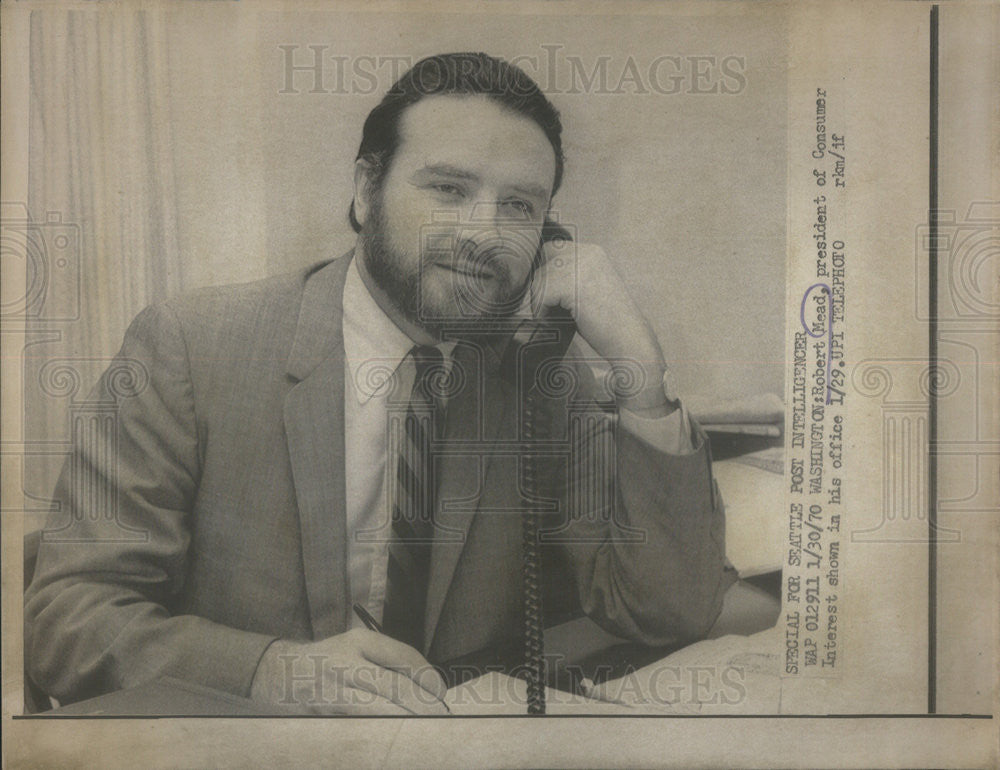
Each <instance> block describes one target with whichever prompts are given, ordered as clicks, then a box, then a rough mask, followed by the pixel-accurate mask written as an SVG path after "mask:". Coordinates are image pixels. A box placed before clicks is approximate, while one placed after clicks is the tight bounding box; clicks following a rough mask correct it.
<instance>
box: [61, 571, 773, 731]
mask: <svg viewBox="0 0 1000 770" xmlns="http://www.w3.org/2000/svg"><path fill="white" fill-rule="evenodd" d="M780 610H781V605H780V602H779V601H778V600H777V599H775V598H774V597H772V596H770V595H769V594H768V593H767V592H766V591H764V590H762V589H760V588H758V587H756V586H752V585H750V584H748V583H746V582H744V581H740V582H737V583H736V584H735V585H733V586H732V588H730V589H729V591H728V592H727V593H726V597H725V600H724V602H723V610H722V614H721V615H720V616H719V619H718V620H717V621H716V623H715V625H714V626H713V627H712V630H711V631H710V632H709V638H710V639H716V638H719V637H722V636H727V635H732V634H736V635H739V636H748V635H750V634H754V633H756V632H759V631H762V630H764V629H766V628H769V627H770V626H772V625H773V624H774V622H775V621H776V620H777V617H778V613H779V612H780ZM545 644H546V655H547V656H549V659H550V660H552V661H556V662H557V665H554V666H550V685H552V686H554V687H557V688H558V689H559V690H561V691H564V694H565V697H563V696H559V698H558V700H559V702H560V713H573V709H580V710H583V711H585V712H586V713H590V712H592V711H593V710H594V708H602V709H603V708H604V707H603V705H601V704H590V710H589V711H587V704H585V703H582V702H581V701H580V700H579V698H578V697H577V696H572V695H569V693H571V692H573V691H574V690H575V689H576V685H577V683H578V682H579V679H580V678H581V677H582V676H588V677H590V678H591V679H593V680H594V681H596V682H603V681H606V680H610V679H618V678H619V677H622V676H625V675H627V674H629V673H630V672H632V671H635V670H636V669H640V668H642V667H643V666H647V665H649V664H651V663H654V662H655V661H658V660H661V659H663V658H664V657H666V656H667V655H669V654H671V653H672V652H674V649H672V648H662V647H655V648H650V647H643V646H642V645H638V644H635V643H632V642H629V641H627V640H625V639H621V638H619V637H617V636H614V635H612V634H609V633H608V632H606V631H604V630H603V629H601V628H600V627H599V626H598V625H597V624H596V623H594V622H593V621H592V620H590V619H589V618H577V619H575V620H571V621H569V622H566V623H562V624H560V625H558V626H555V627H553V628H550V629H548V630H547V631H546V635H545ZM685 649H687V648H685ZM604 710H606V709H604ZM612 711H614V710H613V709H612ZM502 713H510V711H509V709H508V710H507V711H504V712H502ZM282 715H284V716H287V712H282V711H280V710H277V709H268V708H267V707H265V706H261V705H260V704H259V703H255V702H253V701H251V700H249V699H247V698H240V697H238V696H236V695H232V694H230V693H226V692H221V691H219V690H213V689H210V688H208V687H204V686H202V685H199V684H195V683H193V682H187V681H183V680H179V679H172V678H169V677H165V678H162V679H157V680H155V681H153V682H150V683H148V684H145V685H142V686H140V687H136V688H134V689H131V690H121V691H119V692H113V693H108V694H107V695H100V696H98V697H96V698H91V699H89V700H86V701H80V702H79V703H73V704H70V705H68V706H63V707H61V708H57V709H54V710H52V711H48V712H43V714H42V716H51V717H53V718H55V717H87V716H93V717H109V716H137V717H148V716H212V717H217V716H237V717H239V716H282Z"/></svg>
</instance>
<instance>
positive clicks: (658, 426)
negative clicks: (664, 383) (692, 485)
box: [618, 404, 694, 455]
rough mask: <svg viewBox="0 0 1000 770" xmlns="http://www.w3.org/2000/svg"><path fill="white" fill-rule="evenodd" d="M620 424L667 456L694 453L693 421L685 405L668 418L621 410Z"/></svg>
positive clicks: (619, 411) (619, 412) (619, 413)
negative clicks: (692, 438)
mask: <svg viewBox="0 0 1000 770" xmlns="http://www.w3.org/2000/svg"><path fill="white" fill-rule="evenodd" d="M618 423H619V425H621V427H622V428H624V429H625V430H627V431H628V432H629V433H631V434H632V435H633V436H635V437H636V438H638V439H641V440H642V441H644V442H645V443H647V444H649V445H650V446H651V447H653V449H658V450H660V451H661V452H664V453H666V454H671V455H688V454H691V453H692V452H694V444H693V443H692V442H691V420H690V418H689V417H688V413H687V409H686V408H685V407H684V404H681V405H680V406H679V407H678V408H677V409H675V410H674V411H673V412H671V413H670V414H668V415H667V416H666V417H641V416H640V415H638V414H636V413H635V412H630V411H629V410H628V409H619V410H618Z"/></svg>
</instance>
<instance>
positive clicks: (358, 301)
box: [343, 253, 455, 404]
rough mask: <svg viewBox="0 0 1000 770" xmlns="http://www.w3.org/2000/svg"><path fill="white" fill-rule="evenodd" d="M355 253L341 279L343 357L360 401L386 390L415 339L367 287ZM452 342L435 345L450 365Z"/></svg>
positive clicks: (387, 390) (363, 401)
mask: <svg viewBox="0 0 1000 770" xmlns="http://www.w3.org/2000/svg"><path fill="white" fill-rule="evenodd" d="M359 258H360V257H359V256H358V255H357V254H356V253H355V255H354V259H352V260H351V266H350V268H349V269H348V271H347V279H346V280H345V282H344V300H343V308H344V325H343V329H344V358H345V359H346V363H347V370H348V372H349V373H350V377H351V382H352V383H353V385H354V387H353V390H354V393H355V395H356V396H357V399H358V403H359V404H365V403H367V402H368V401H370V400H371V399H372V398H374V397H375V396H377V395H381V394H387V393H388V392H389V391H390V388H391V385H392V378H393V377H394V376H397V375H396V371H397V369H398V368H399V365H400V363H401V362H402V361H403V359H405V358H406V356H407V354H408V353H409V352H410V349H411V348H412V347H413V345H414V342H413V340H411V339H410V338H409V337H408V336H406V334H405V333H404V332H403V330H402V329H400V328H399V327H398V326H396V324H394V323H393V322H392V319H391V318H389V316H387V315H386V314H385V311H383V310H382V308H381V307H379V305H378V303H377V302H376V301H375V299H374V298H373V297H372V295H371V294H370V293H369V291H368V287H367V286H365V283H364V281H363V280H362V278H361V273H360V272H358V259H359ZM454 347H455V343H454V342H446V343H443V344H441V345H438V346H437V348H438V350H440V351H441V352H442V354H443V355H444V360H445V365H446V366H447V365H450V356H451V352H452V350H453V349H454Z"/></svg>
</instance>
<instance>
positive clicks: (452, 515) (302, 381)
mask: <svg viewBox="0 0 1000 770" xmlns="http://www.w3.org/2000/svg"><path fill="white" fill-rule="evenodd" d="M348 264H349V258H342V259H339V260H335V261H333V262H329V263H326V264H323V265H318V266H315V267H313V268H310V269H308V270H305V271H301V272H298V273H295V274H292V275H287V276H281V277H277V278H272V279H268V280H264V281H260V282H256V283H250V284H245V285H240V286H233V287H223V288H212V289H205V290H199V291H196V292H193V293H191V294H189V295H186V296H184V297H181V298H178V299H175V300H171V301H168V302H166V303H164V304H162V305H159V306H154V307H151V308H147V309H146V310H145V311H143V312H142V313H141V314H140V315H139V316H138V317H137V318H136V319H135V321H134V322H133V324H132V325H131V327H130V329H129V331H128V333H127V335H126V338H125V342H124V344H123V347H122V350H121V352H120V354H119V356H120V360H122V361H129V362H137V365H140V366H141V367H143V368H144V370H145V371H147V372H148V376H149V383H148V385H147V386H146V387H144V388H143V389H142V390H141V392H139V393H136V394H130V393H129V394H124V395H122V394H121V393H116V392H115V388H114V383H112V382H111V381H110V378H109V376H107V375H106V376H105V377H104V378H102V381H101V382H100V383H99V384H98V386H97V389H96V390H95V393H94V397H95V398H96V399H104V400H105V401H110V402H113V403H115V404H116V406H117V415H118V417H117V425H118V427H117V432H116V434H115V436H111V435H105V436H104V439H105V441H106V442H111V441H113V440H114V439H115V438H116V439H117V449H116V451H113V452H108V451H106V449H107V447H103V448H102V447H100V446H95V445H93V444H90V445H80V446H76V447H74V450H73V457H72V458H71V460H70V461H69V462H68V463H67V466H66V469H64V471H63V474H62V476H61V479H60V482H59V485H58V488H57V491H56V498H57V499H58V500H59V501H60V503H61V505H62V511H61V512H60V513H59V514H55V515H54V516H53V519H52V521H51V522H50V523H49V525H48V527H47V533H46V542H43V544H42V547H41V549H40V553H39V558H38V565H37V568H36V573H35V578H34V581H33V582H32V585H31V586H30V588H29V590H28V592H27V594H26V599H25V602H26V604H25V622H26V632H25V633H26V655H27V660H28V666H29V672H30V674H31V676H32V678H33V679H34V680H35V681H36V682H37V683H38V684H40V685H41V686H42V687H43V688H44V689H45V690H46V691H47V692H49V693H50V694H52V695H54V696H56V697H57V698H59V699H60V700H62V701H64V702H68V701H73V700H78V699H80V698H84V697H89V696H92V695H95V694H98V693H100V692H105V691H108V690H112V689H116V688H122V687H128V686H133V685H136V684H139V683H141V682H144V681H147V680H149V679H152V678H154V677H156V676H160V675H165V674H169V675H172V676H176V677H182V678H187V679H191V680H195V681H198V682H200V683H203V684H207V685H209V686H212V687H216V688H219V689H223V690H227V691H231V692H233V693H237V694H244V695H245V694H247V693H248V691H249V688H250V683H251V681H252V678H253V674H254V671H255V668H256V666H257V663H258V660H259V659H260V656H261V655H262V653H263V651H264V649H265V648H266V646H267V645H268V644H269V642H270V641H271V640H272V639H274V638H276V637H279V636H281V637H286V638H298V639H320V638H324V637H327V636H330V635H332V634H336V633H339V632H342V631H344V630H346V629H347V628H348V627H349V625H350V622H349V612H350V607H349V602H348V598H347V597H348V595H347V589H346V585H347V584H346V558H345V553H346V534H345V516H344V457H345V451H349V448H345V446H344V431H343V398H344V356H343V339H342V335H341V309H340V303H341V296H342V290H343V285H344V278H345V275H346V268H347V266H348ZM480 365H481V366H482V367H483V371H482V372H477V373H475V374H476V377H477V378H478V379H481V381H483V382H484V390H483V391H482V392H481V393H480V392H479V391H478V390H477V389H475V388H468V389H466V391H464V392H463V393H464V395H463V396H461V397H459V398H456V399H455V401H454V403H453V404H451V405H450V406H449V411H448V424H449V426H450V428H449V431H450V432H449V436H450V437H456V438H457V439H459V440H462V439H465V440H480V441H486V442H490V443H498V442H503V441H505V440H507V439H509V438H511V437H512V436H515V435H516V434H515V433H514V431H515V429H516V428H515V418H516V413H517V408H516V405H515V404H514V403H513V401H514V399H515V393H514V390H513V388H512V387H511V386H510V385H509V384H507V383H506V382H505V381H504V380H503V378H501V377H499V376H496V372H495V371H493V369H491V368H490V367H489V366H488V365H487V363H486V362H485V358H484V359H483V362H480ZM480 375H481V377H480ZM610 430H613V427H612V423H611V422H610V421H608V420H605V421H604V422H603V424H599V425H597V426H596V427H595V428H594V429H593V430H592V431H591V432H590V433H589V434H588V435H587V436H585V437H584V438H583V439H581V440H586V441H591V440H594V438H595V437H596V436H598V435H600V434H601V433H602V432H604V434H605V437H606V431H610ZM695 430H696V433H697V437H696V440H697V441H698V443H699V444H701V446H700V447H699V448H698V450H697V451H696V452H694V453H693V454H691V455H686V456H671V455H666V454H663V453H661V452H658V451H657V450H655V449H652V448H650V447H649V446H648V445H646V444H644V443H643V442H642V441H640V440H639V439H637V438H634V437H632V436H630V435H629V434H627V433H626V432H624V431H618V433H617V435H616V436H615V440H614V446H615V456H616V462H617V471H616V472H615V473H614V474H613V475H614V477H615V478H614V479H612V480H610V483H613V486H614V493H615V494H616V495H617V500H618V503H617V504H618V506H619V509H620V510H621V511H623V512H625V514H626V515H627V521H628V524H629V526H631V527H633V528H635V529H637V530H640V531H642V532H644V533H645V542H644V543H632V544H628V543H624V542H621V541H619V540H617V539H615V538H614V537H612V536H611V535H612V530H611V529H610V528H609V525H608V524H607V522H606V521H601V520H600V517H596V518H595V520H588V518H587V517H582V518H581V519H579V520H577V521H574V522H573V523H572V524H571V526H570V528H569V529H568V530H567V532H566V533H565V534H567V535H571V536H572V540H573V542H570V543H567V544H565V545H564V546H561V547H560V548H559V551H560V553H561V554H562V557H563V561H561V562H560V563H562V564H565V566H566V570H567V573H566V574H565V575H564V580H565V581H570V582H571V583H573V584H574V585H575V587H576V594H577V596H578V598H579V602H580V604H581V606H582V607H583V609H584V610H585V611H586V612H587V614H589V615H590V616H591V617H593V618H594V619H595V620H596V621H597V622H598V623H600V624H601V625H602V626H604V627H605V628H607V629H609V630H611V631H613V632H615V633H618V634H620V635H623V636H626V637H630V638H633V639H636V640H638V641H643V642H646V643H658V644H664V643H670V642H677V641H684V640H690V639H694V638H696V637H698V636H699V635H701V634H704V633H705V632H706V631H707V630H708V628H709V626H710V625H711V624H712V622H713V620H714V619H715V617H716V616H717V615H718V612H719V609H720V607H721V601H722V596H723V593H724V591H725V589H726V588H727V587H728V586H729V584H730V583H731V580H732V578H731V576H730V575H729V573H727V571H726V570H725V568H724V535H723V531H724V524H723V514H722V507H721V502H720V501H719V500H718V495H717V490H715V488H714V484H713V482H712V479H711V471H710V460H709V456H708V449H707V444H703V443H702V438H703V434H701V432H700V429H697V428H696V429H695ZM584 455H585V453H584ZM584 455H581V456H584ZM73 468H75V470H73ZM516 473H517V468H516V459H515V458H513V457H502V456H497V457H492V456H488V457H485V458H483V457H481V456H474V453H473V454H470V455H469V456H465V457H461V456H455V457H451V458H449V459H448V460H447V461H445V464H444V466H443V468H442V477H441V482H440V485H441V490H440V493H439V500H451V501H458V502H457V503H455V504H453V505H451V506H450V508H449V509H448V510H442V511H440V513H439V520H440V522H441V524H442V525H443V526H445V527H448V528H450V531H452V532H453V533H457V536H458V542H436V543H435V545H434V551H433V559H432V568H431V578H430V588H429V592H428V606H427V612H426V620H425V623H426V630H427V633H426V639H427V640H428V643H427V646H426V648H425V650H424V652H425V653H426V654H427V655H428V657H429V658H430V659H431V660H444V659H448V658H451V657H454V656H456V655H460V654H463V653H466V652H468V651H470V650H474V649H477V648H479V647H482V646H484V645H487V644H489V643H491V642H493V641H496V640H497V639H500V638H502V637H506V636H509V634H510V633H511V630H512V628H516V626H517V623H518V618H519V609H520V596H521V586H520V550H519V549H520V523H519V520H518V518H517V516H511V515H509V513H508V514H504V513H503V512H502V511H503V510H504V509H508V511H509V509H510V508H512V507H516V506H517V505H518V504H519V502H520V501H519V497H518V495H517V482H516ZM81 479H83V480H84V482H81ZM95 489H96V490H97V491H98V493H99V494H103V495H106V496H107V497H106V499H112V498H113V497H114V496H117V503H116V504H117V517H116V518H114V519H112V518H109V517H107V516H104V515H102V512H101V511H98V510H95V509H94V503H93V502H92V501H93V500H95V499H97V498H95V496H94V494H95V493H94V490H95ZM86 490H89V491H86ZM66 533H69V534H71V535H72V536H71V537H66V536H64V535H66Z"/></svg>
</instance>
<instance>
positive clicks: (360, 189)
mask: <svg viewBox="0 0 1000 770" xmlns="http://www.w3.org/2000/svg"><path fill="white" fill-rule="evenodd" d="M374 183H375V169H374V168H373V167H372V164H371V162H370V161H367V160H365V159H364V158H358V159H357V160H356V161H354V218H355V219H356V220H358V224H359V225H362V226H364V224H365V219H367V218H368V212H369V210H370V208H371V196H372V191H373V190H374V189H375V184H374Z"/></svg>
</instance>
